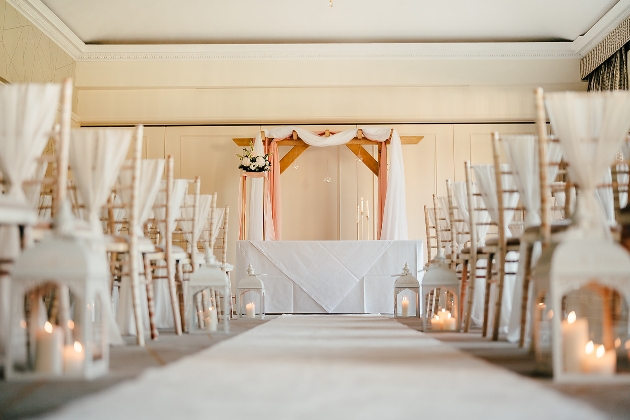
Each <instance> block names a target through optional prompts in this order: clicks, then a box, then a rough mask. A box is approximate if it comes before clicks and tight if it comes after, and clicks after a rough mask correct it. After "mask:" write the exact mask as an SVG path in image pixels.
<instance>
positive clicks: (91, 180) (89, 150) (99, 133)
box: [69, 128, 134, 236]
mask: <svg viewBox="0 0 630 420" xmlns="http://www.w3.org/2000/svg"><path fill="white" fill-rule="evenodd" d="M133 134H134V131H133V130H132V129H122V128H107V129H88V128H80V129H75V130H72V136H71V139H70V154H69V161H70V167H71V168H72V173H73V175H74V182H75V184H76V186H77V191H78V194H79V195H80V197H81V202H82V203H83V204H85V206H86V213H87V214H88V219H89V222H90V226H91V227H92V232H93V234H95V235H98V236H102V235H103V230H102V226H101V221H100V217H99V215H100V208H101V207H102V206H103V205H104V204H105V203H106V202H107V198H108V197H109V194H110V193H111V190H112V188H113V187H114V184H115V182H116V178H117V177H118V174H119V172H120V167H121V166H122V164H123V161H124V159H125V156H126V155H127V151H128V150H129V144H130V142H131V137H132V136H133Z"/></svg>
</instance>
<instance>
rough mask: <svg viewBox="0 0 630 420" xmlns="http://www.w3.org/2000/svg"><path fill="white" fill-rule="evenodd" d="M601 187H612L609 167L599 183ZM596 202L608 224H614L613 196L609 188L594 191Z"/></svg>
mask: <svg viewBox="0 0 630 420" xmlns="http://www.w3.org/2000/svg"><path fill="white" fill-rule="evenodd" d="M601 183H602V184H603V185H612V171H611V170H610V167H609V168H608V170H607V171H606V172H605V174H604V179H603V180H602V182H601ZM595 195H596V196H597V201H599V204H600V205H601V206H602V211H603V212H604V217H605V218H606V222H608V224H611V225H612V224H615V196H614V193H613V189H612V187H611V186H608V187H599V188H597V189H596V190H595Z"/></svg>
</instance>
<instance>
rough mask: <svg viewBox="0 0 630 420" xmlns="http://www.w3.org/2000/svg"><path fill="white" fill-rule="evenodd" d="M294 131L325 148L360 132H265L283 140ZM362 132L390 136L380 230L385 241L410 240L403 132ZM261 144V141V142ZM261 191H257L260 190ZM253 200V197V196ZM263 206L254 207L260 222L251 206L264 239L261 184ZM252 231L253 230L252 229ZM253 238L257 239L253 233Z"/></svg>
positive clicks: (374, 137)
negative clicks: (386, 183)
mask: <svg viewBox="0 0 630 420" xmlns="http://www.w3.org/2000/svg"><path fill="white" fill-rule="evenodd" d="M293 131H295V132H296V133H297V134H298V135H299V136H300V138H301V139H302V140H304V142H305V143H306V144H308V145H309V146H316V147H326V146H339V145H342V144H346V143H348V142H349V141H350V140H352V139H353V138H354V137H356V135H357V131H358V129H356V128H353V129H349V130H345V131H341V132H339V133H336V134H332V135H330V136H329V137H323V136H319V135H317V134H315V133H313V132H311V131H308V130H305V129H303V128H300V127H291V126H287V127H278V128H274V129H271V130H268V131H266V132H265V135H266V136H267V137H269V138H275V139H284V138H287V137H289V136H290V135H291V134H292V133H293ZM361 131H362V132H363V135H364V136H365V137H366V138H367V139H369V140H373V141H386V140H388V139H389V138H390V135H391V143H390V145H389V149H388V155H389V168H388V173H387V179H388V186H387V195H386V197H385V210H384V214H383V227H382V231H381V239H382V240H405V239H408V232H407V205H406V198H405V167H404V163H403V154H402V143H401V140H400V135H399V134H398V132H397V131H396V130H392V129H391V128H388V127H370V126H366V127H361ZM259 139H260V135H259V136H258V137H256V141H258V140H259ZM260 144H261V145H262V141H261V142H260ZM255 145H256V143H254V147H255ZM257 194H258V193H257ZM251 197H252V199H251V200H250V203H251V201H253V200H254V196H253V195H251ZM258 202H260V203H261V204H260V207H259V209H258V207H257V208H256V209H255V211H256V215H257V217H258V215H260V216H259V220H260V221H255V222H252V221H251V219H252V218H253V213H252V208H251V207H250V222H249V223H250V225H249V227H250V229H251V227H252V223H255V225H254V227H255V228H256V231H258V223H260V235H261V239H262V186H261V187H260V200H257V203H258ZM250 232H251V231H250ZM249 236H250V239H254V238H253V237H252V236H251V234H250V235H249Z"/></svg>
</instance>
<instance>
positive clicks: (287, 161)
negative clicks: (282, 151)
mask: <svg viewBox="0 0 630 420" xmlns="http://www.w3.org/2000/svg"><path fill="white" fill-rule="evenodd" d="M308 147H309V146H308V144H304V143H302V144H299V145H295V146H293V148H292V149H291V150H289V153H287V154H286V155H284V157H283V158H282V159H280V173H283V172H284V171H285V170H286V169H287V168H288V167H289V166H291V164H292V163H293V162H295V159H297V158H298V156H300V155H301V154H302V153H303V152H304V151H305V150H306V149H308Z"/></svg>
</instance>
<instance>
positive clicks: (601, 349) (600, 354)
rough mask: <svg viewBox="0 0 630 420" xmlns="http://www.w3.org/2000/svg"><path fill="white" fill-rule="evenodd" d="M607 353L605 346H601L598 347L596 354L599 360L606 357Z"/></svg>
mask: <svg viewBox="0 0 630 420" xmlns="http://www.w3.org/2000/svg"><path fill="white" fill-rule="evenodd" d="M605 353H606V348H604V345H603V344H600V345H599V347H597V352H595V356H597V358H598V359H601V358H602V357H604V354H605Z"/></svg>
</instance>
